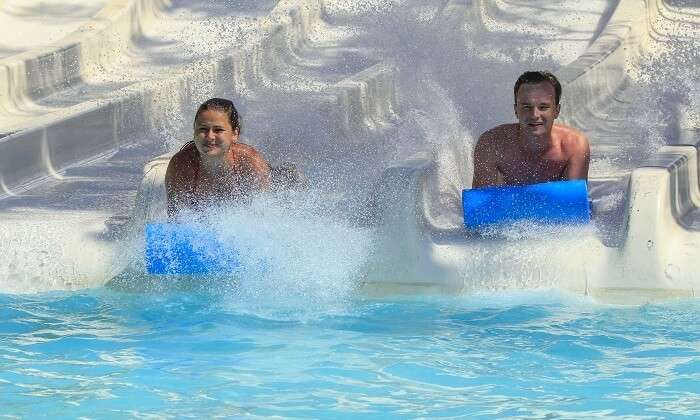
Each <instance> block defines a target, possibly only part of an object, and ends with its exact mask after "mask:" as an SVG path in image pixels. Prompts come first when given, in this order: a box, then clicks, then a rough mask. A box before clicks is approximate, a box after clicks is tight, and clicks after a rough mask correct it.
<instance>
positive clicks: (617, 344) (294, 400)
mask: <svg viewBox="0 0 700 420" xmlns="http://www.w3.org/2000/svg"><path fill="white" fill-rule="evenodd" d="M298 298H299V299H301V297H298ZM274 302H275V301H274V300H267V299H266V298H264V297H260V298H258V299H257V300H256V299H251V298H250V296H245V298H244V296H242V295H241V294H239V293H237V292H236V291H235V287H231V288H228V287H204V288H198V289H189V290H187V289H184V288H179V289H171V290H159V291H146V292H144V291H141V292H138V293H134V292H127V291H124V290H123V289H115V288H111V287H104V288H97V289H91V290H85V291H80V292H51V293H44V294H38V295H0V415H8V416H10V417H11V416H22V417H42V416H47V417H54V418H55V417H61V416H64V417H79V416H86V417H103V418H106V417H109V418H131V417H153V418H174V417H177V418H180V417H198V418H211V417H214V416H228V417H241V416H247V417H270V416H282V417H304V418H343V417H355V416H357V417H363V418H387V417H395V418H396V417H398V418H402V417H432V418H439V417H443V418H445V417H447V418H453V417H464V418H479V417H481V418H492V417H515V418H517V417H524V418H533V417H534V418H553V417H564V418H592V417H625V416H634V417H643V418H662V417H678V418H682V417H691V418H692V417H695V418H697V417H698V416H700V323H699V322H698V313H700V301H698V300H681V301H672V302H667V303H663V304H648V305H643V306H627V307H625V306H612V305H602V304H598V303H594V302H591V301H589V300H587V299H586V298H583V297H573V296H568V295H563V294H561V293H559V292H556V291H551V290H544V291H534V292H518V293H516V292H503V293H489V294H477V295H472V296H462V297H427V296H422V297H420V298H392V299H379V300H377V299H367V298H362V297H360V296H358V295H357V294H349V295H348V296H347V297H346V298H343V299H340V298H338V299H331V300H327V301H320V300H316V301H314V305H307V306H304V305H286V306H279V305H277V304H275V303H274Z"/></svg>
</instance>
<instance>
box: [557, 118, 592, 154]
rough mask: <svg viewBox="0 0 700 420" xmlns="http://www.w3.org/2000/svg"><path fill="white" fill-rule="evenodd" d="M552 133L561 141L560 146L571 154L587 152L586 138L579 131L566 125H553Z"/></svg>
mask: <svg viewBox="0 0 700 420" xmlns="http://www.w3.org/2000/svg"><path fill="white" fill-rule="evenodd" d="M553 131H554V132H555V133H556V135H557V136H559V138H560V139H561V145H562V148H563V149H564V150H569V151H572V152H576V151H586V150H588V148H589V145H588V138H586V135H585V134H583V133H582V132H580V131H579V130H577V129H575V128H573V127H569V126H568V125H564V124H555V125H554V127H553Z"/></svg>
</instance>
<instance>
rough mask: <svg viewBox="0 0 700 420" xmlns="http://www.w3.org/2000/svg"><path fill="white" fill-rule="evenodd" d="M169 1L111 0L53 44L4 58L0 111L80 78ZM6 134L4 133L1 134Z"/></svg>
mask: <svg viewBox="0 0 700 420" xmlns="http://www.w3.org/2000/svg"><path fill="white" fill-rule="evenodd" d="M169 4H170V0H110V1H109V3H107V4H106V5H105V6H104V7H103V8H102V9H100V11H99V12H98V13H97V14H95V16H93V17H92V18H91V19H90V20H89V21H88V22H86V23H84V24H83V25H81V26H80V27H79V28H78V29H77V30H75V31H74V32H72V33H70V34H68V35H66V36H65V37H63V38H61V39H60V40H58V41H56V42H55V43H53V44H52V45H49V46H44V47H41V48H35V49H32V50H29V51H25V52H23V53H20V54H16V55H13V56H10V57H6V58H3V59H2V60H0V86H2V88H1V89H0V112H3V113H10V112H13V111H15V110H19V109H21V108H22V104H23V103H27V102H29V101H31V100H32V99H37V98H42V97H45V96H47V95H49V94H51V93H54V92H56V91H58V90H60V89H61V88H64V87H66V86H69V85H71V84H73V83H76V82H77V81H79V80H80V79H81V78H82V77H83V76H85V75H86V74H88V73H89V72H91V71H96V70H97V69H99V68H100V67H102V66H106V65H108V64H109V63H111V62H112V61H113V60H114V59H116V58H117V57H119V56H120V55H121V54H123V53H124V51H125V49H126V48H128V46H129V45H130V44H131V42H132V40H133V39H134V37H135V36H138V34H139V33H140V32H141V27H142V26H144V25H147V24H148V22H150V21H151V20H152V19H154V18H157V16H158V15H159V14H160V13H162V12H163V11H164V10H165V9H166V8H167V7H168V6H169ZM0 134H2V133H0Z"/></svg>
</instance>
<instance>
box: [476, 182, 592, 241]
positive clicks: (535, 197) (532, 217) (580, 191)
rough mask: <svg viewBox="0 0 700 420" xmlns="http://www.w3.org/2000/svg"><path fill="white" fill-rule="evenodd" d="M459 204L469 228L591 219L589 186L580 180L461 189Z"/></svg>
mask: <svg viewBox="0 0 700 420" xmlns="http://www.w3.org/2000/svg"><path fill="white" fill-rule="evenodd" d="M462 206H463V209H464V225H465V226H466V228H467V229H469V230H478V229H481V228H484V227H488V226H498V225H507V224H509V223H513V222H517V221H520V220H528V221H533V222H538V223H545V224H586V223H588V222H589V221H590V219H591V216H590V207H589V204H588V188H587V184H586V181H583V180H574V181H554V182H545V183H542V184H532V185H523V186H517V187H485V188H473V189H470V190H463V191H462Z"/></svg>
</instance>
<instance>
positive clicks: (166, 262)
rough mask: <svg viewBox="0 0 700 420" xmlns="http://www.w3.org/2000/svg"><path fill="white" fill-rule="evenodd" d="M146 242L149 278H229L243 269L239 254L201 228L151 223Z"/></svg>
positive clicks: (212, 233) (148, 227)
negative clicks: (153, 276)
mask: <svg viewBox="0 0 700 420" xmlns="http://www.w3.org/2000/svg"><path fill="white" fill-rule="evenodd" d="M145 239H146V249H145V258H146V270H147V271H148V273H149V274H156V275H201V274H227V273H233V272H235V271H237V270H238V269H239V268H240V263H239V259H238V253H237V252H236V250H235V249H233V247H232V246H231V245H229V244H225V243H223V242H222V241H221V240H220V239H219V238H218V237H217V235H215V234H214V232H212V231H211V230H208V229H205V228H203V227H201V226H194V225H187V224H177V223H149V224H147V225H146V232H145Z"/></svg>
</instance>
